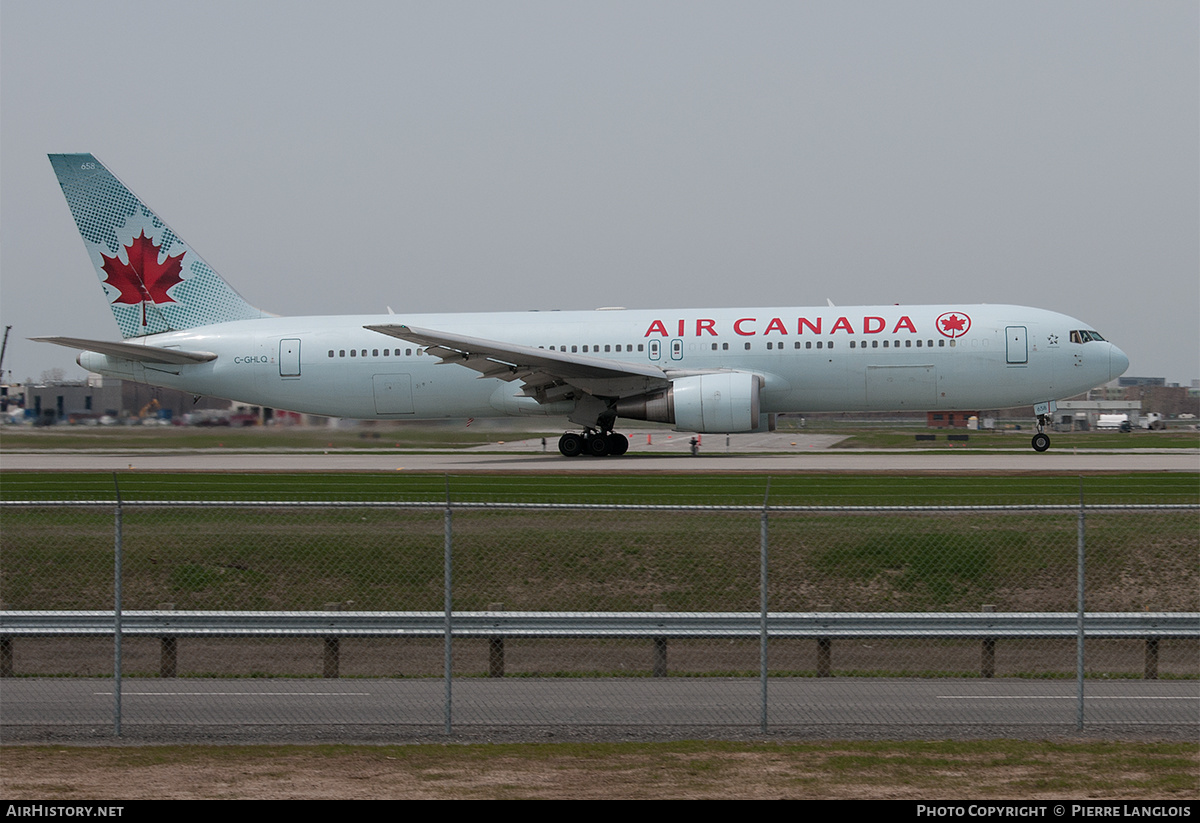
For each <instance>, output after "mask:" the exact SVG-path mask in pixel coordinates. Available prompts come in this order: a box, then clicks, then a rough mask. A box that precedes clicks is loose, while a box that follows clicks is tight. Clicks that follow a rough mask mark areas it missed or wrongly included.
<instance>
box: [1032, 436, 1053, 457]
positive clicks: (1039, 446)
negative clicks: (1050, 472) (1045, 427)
mask: <svg viewBox="0 0 1200 823" xmlns="http://www.w3.org/2000/svg"><path fill="white" fill-rule="evenodd" d="M1048 448H1050V435H1048V434H1046V433H1045V432H1038V433H1037V434H1035V435H1034V436H1033V450H1034V451H1035V452H1044V451H1045V450H1046V449H1048Z"/></svg>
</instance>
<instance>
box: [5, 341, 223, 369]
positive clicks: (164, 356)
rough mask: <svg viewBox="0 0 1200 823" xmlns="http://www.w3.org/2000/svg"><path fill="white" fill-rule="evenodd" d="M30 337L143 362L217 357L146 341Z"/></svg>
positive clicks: (183, 361) (204, 360)
mask: <svg viewBox="0 0 1200 823" xmlns="http://www.w3.org/2000/svg"><path fill="white" fill-rule="evenodd" d="M29 339H30V340H32V341H34V342H35V343H53V344H54V345H56V346H66V347H67V348H68V349H83V350H84V351H94V352H96V353H97V354H107V355H108V356H109V357H122V358H124V359H126V360H137V361H139V362H141V363H169V364H171V365H173V366H186V365H188V364H190V363H207V362H208V361H210V360H216V359H217V356H216V355H215V354H213V353H212V352H210V351H184V350H183V349H164V348H160V347H158V346H148V345H146V344H145V343H113V342H110V341H107V340H88V339H86V338H83V337H31V338H29Z"/></svg>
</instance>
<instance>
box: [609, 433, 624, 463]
mask: <svg viewBox="0 0 1200 823" xmlns="http://www.w3.org/2000/svg"><path fill="white" fill-rule="evenodd" d="M607 437H608V453H609V454H611V455H612V456H613V457H620V456H621V455H623V454H624V453H625V452H627V451H629V438H628V437H626V436H625V435H623V434H617V433H616V432H612V433H610V434H609V435H608V436H607Z"/></svg>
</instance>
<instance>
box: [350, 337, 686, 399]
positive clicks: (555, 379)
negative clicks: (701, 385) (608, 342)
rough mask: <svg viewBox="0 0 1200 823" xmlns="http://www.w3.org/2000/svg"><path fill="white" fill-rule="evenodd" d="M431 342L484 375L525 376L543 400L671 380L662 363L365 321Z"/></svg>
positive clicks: (627, 392) (628, 391) (612, 393)
mask: <svg viewBox="0 0 1200 823" xmlns="http://www.w3.org/2000/svg"><path fill="white" fill-rule="evenodd" d="M363 328H365V329H370V330H371V331H376V332H379V333H380V334H386V335H390V336H391V337H398V338H400V339H401V340H407V341H408V342H410V343H416V344H417V345H420V346H425V347H426V349H425V353H426V354H431V355H434V356H436V357H439V358H441V362H442V364H457V365H460V366H466V367H467V368H469V369H474V370H475V371H477V372H479V376H480V377H495V378H499V379H500V380H508V381H512V380H520V381H521V382H522V383H523V384H524V388H523V390H522V391H523V393H524V394H525V395H526V396H528V397H532V398H534V399H536V400H537V401H538V402H539V403H549V402H553V401H555V400H561V399H564V398H566V397H567V396H568V395H570V394H572V393H573V391H572V390H573V389H580V390H582V391H584V392H586V393H587V394H590V395H594V396H596V397H629V396H632V395H638V394H644V393H646V392H648V391H653V390H655V389H663V388H666V387H667V386H669V385H670V383H671V381H670V379H669V378H668V377H667V375H666V374H665V373H664V372H663V370H662V369H660V368H659V367H658V366H653V365H651V364H649V363H626V362H622V361H620V360H611V359H609V358H606V357H591V356H589V355H586V354H568V353H567V352H562V351H552V350H549V349H539V348H535V347H533V346H521V345H518V344H515V343H503V342H500V341H498V340H485V339H483V338H479V337H468V336H466V335H461V334H452V333H450V332H442V331H435V330H433V329H422V328H418V327H416V326H407V325H404V324H394V325H393V324H384V325H378V326H364V327H363Z"/></svg>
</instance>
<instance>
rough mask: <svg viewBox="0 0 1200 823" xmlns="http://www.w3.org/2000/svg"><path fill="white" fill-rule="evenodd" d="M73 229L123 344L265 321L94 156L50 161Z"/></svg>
mask: <svg viewBox="0 0 1200 823" xmlns="http://www.w3.org/2000/svg"><path fill="white" fill-rule="evenodd" d="M50 164H51V165H52V166H53V167H54V173H55V174H56V175H57V176H58V184H59V186H61V187H62V191H63V195H64V196H65V197H66V198H67V205H68V206H70V208H71V215H72V216H73V217H74V218H75V225H76V226H78V227H79V233H80V235H82V236H83V242H84V245H85V246H86V247H87V250H88V256H89V257H90V258H91V259H92V265H93V266H94V267H95V269H96V274H97V276H98V277H99V278H100V283H101V286H102V287H103V289H104V294H105V296H106V297H107V298H108V301H109V304H110V305H111V307H112V312H113V317H114V318H115V319H116V321H117V326H118V328H120V330H121V335H122V336H123V337H125V338H130V337H143V336H145V335H148V334H157V333H159V332H165V331H180V330H182V329H190V328H194V327H196V326H206V325H210V324H212V323H224V322H227V321H230V320H250V319H253V318H256V317H267V316H268V315H267V314H266V313H265V312H262V311H260V310H259V309H256V308H254V306H251V305H250V304H249V303H247V302H246V301H245V299H243V298H242V296H241V295H240V294H238V293H237V292H236V291H234V290H233V288H232V287H231V286H230V285H229V284H228V283H226V282H225V281H224V280H223V279H221V276H220V275H219V274H217V273H216V272H215V271H213V270H212V268H211V267H210V266H209V265H208V264H207V263H205V262H204V260H202V259H201V258H200V256H199V255H198V254H196V253H195V252H194V251H192V248H191V246H189V245H188V244H187V243H185V242H184V241H183V240H182V239H181V238H180V237H179V235H177V234H175V232H174V231H172V230H171V228H170V227H169V226H168V225H167V224H166V223H164V222H163V221H162V220H161V219H160V218H159V217H158V215H156V214H155V213H154V212H153V211H151V210H150V208H149V207H148V206H146V205H145V204H144V203H143V202H142V201H141V200H140V199H138V197H137V195H135V194H133V192H131V191H130V190H129V189H128V188H126V186H125V185H124V184H123V183H122V182H121V181H120V180H118V179H117V178H116V176H115V175H113V174H112V173H111V172H110V171H109V170H108V169H106V168H105V167H104V165H103V164H102V163H101V162H100V161H99V160H97V159H96V158H95V157H94V156H92V155H91V154H52V155H50Z"/></svg>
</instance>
